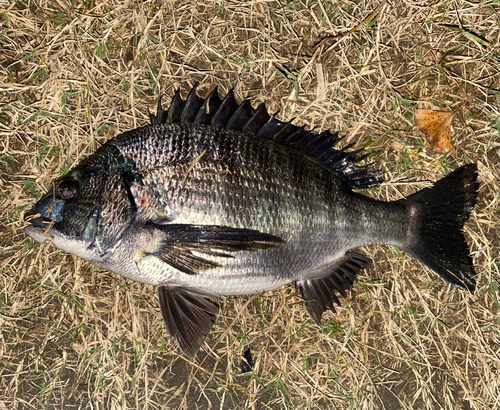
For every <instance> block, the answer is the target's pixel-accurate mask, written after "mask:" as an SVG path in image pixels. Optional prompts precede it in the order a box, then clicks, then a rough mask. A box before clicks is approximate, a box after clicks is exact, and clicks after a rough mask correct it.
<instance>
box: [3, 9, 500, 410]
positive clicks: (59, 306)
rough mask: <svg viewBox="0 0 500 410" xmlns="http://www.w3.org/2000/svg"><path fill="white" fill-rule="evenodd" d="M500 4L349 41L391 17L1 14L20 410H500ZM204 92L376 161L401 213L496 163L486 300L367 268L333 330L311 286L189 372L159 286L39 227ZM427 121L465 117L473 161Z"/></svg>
mask: <svg viewBox="0 0 500 410" xmlns="http://www.w3.org/2000/svg"><path fill="white" fill-rule="evenodd" d="M497 3H498V2H495V1H483V2H480V3H479V2H469V1H462V0H457V1H439V0H438V1H435V2H425V3H424V2H420V1H395V2H385V3H384V2H382V4H381V7H380V11H379V13H378V14H377V16H376V17H375V18H374V19H371V20H369V21H367V22H365V24H364V25H361V26H360V27H359V28H357V30H355V31H354V32H352V33H350V34H349V33H348V32H349V30H351V29H353V28H356V26H358V25H359V24H360V23H363V20H364V19H365V18H366V17H367V16H369V15H370V13H371V12H372V11H373V10H375V9H376V8H377V7H378V6H379V3H378V2H377V1H372V0H359V1H356V2H353V1H345V2H306V3H302V2H298V1H293V2H290V3H285V2H283V3H280V2H268V1H251V2H210V1H203V2H198V3H195V2H192V3H190V2H162V1H156V0H153V1H145V2H139V1H129V0H127V1H124V2H118V1H113V0H109V1H108V0H104V1H102V2H100V1H95V0H89V1H83V2H81V3H78V4H77V2H67V1H61V0H55V1H47V0H39V1H38V2H34V1H31V0H17V1H15V2H7V1H6V0H0V10H1V9H3V10H4V11H3V12H2V13H0V20H1V21H2V23H1V24H2V25H1V27H2V28H1V36H0V48H1V49H2V50H3V51H2V52H1V53H0V64H1V68H0V70H1V73H0V76H1V77H0V98H1V109H0V133H1V137H0V204H1V205H0V207H1V208H0V209H1V222H2V223H1V225H0V243H1V244H2V245H1V251H0V252H1V253H0V258H1V262H0V263H1V276H0V287H1V293H0V329H1V334H0V375H1V378H0V409H39V408H47V409H52V408H53V409H63V408H64V409H125V408H137V409H139V408H140V409H160V408H161V409H177V408H183V409H208V408H214V409H217V408H220V409H233V408H238V409H240V408H241V409H243V408H250V409H281V408H296V409H315V408H317V409H319V408H321V409H324V408H329V409H334V408H359V409H361V408H362V409H399V408H401V409H415V408H419V409H420V408H428V409H458V408H461V409H481V410H482V409H486V408H488V409H498V408H500V388H499V385H500V378H499V377H498V373H499V371H500V347H499V346H500V319H499V293H500V291H499V289H500V281H499V276H500V275H499V263H500V261H499V258H498V255H499V243H498V228H499V226H498V223H499V212H498V209H499V169H500V159H499V155H498V150H499V134H500V108H499V106H500V104H499V103H500V101H499V84H500V74H499V72H500V53H499V50H500V25H499V20H500V18H499V11H498V4H497ZM495 4H497V5H495ZM327 36H331V37H332V38H331V39H329V40H328V41H325V42H323V43H321V44H320V46H319V48H316V49H315V48H314V45H315V44H318V43H319V42H320V40H321V39H322V38H324V37H327ZM195 82H199V83H200V84H201V85H202V86H201V89H202V91H206V90H208V89H209V88H210V87H212V86H213V85H219V87H220V88H221V89H223V90H225V91H227V90H228V89H230V88H233V87H234V88H235V91H236V94H237V95H238V96H239V98H240V99H242V98H250V99H251V101H252V102H253V103H254V105H255V106H256V105H257V104H258V103H260V102H266V103H267V104H268V106H269V107H270V111H277V110H281V114H280V116H282V118H285V119H291V118H294V117H296V118H297V121H298V122H300V123H302V124H305V125H307V126H309V127H316V128H318V129H319V130H324V129H333V130H341V131H342V133H343V134H344V135H346V141H347V142H355V143H356V146H358V147H361V146H363V145H364V144H365V143H366V142H368V141H370V140H372V141H374V143H373V145H372V146H371V147H370V149H371V150H373V151H380V154H379V155H378V157H377V161H378V162H379V164H380V168H381V169H382V170H383V172H384V175H385V177H386V180H387V183H385V184H384V185H383V186H382V187H381V188H380V189H378V190H377V191H376V192H372V193H370V194H373V195H374V196H376V197H378V198H381V199H387V200H395V199H399V198H401V197H403V195H407V194H409V193H411V192H413V191H415V190H416V189H420V188H422V187H423V186H426V185H427V184H428V182H427V181H433V180H437V179H439V178H440V177H442V176H443V175H444V172H445V168H449V169H453V168H456V167H457V166H458V165H460V164H462V163H464V162H467V161H472V162H476V163H477V164H478V166H479V171H480V182H481V186H480V198H479V204H478V206H477V208H476V210H475V211H474V212H473V215H472V218H471V221H470V222H469V223H468V224H467V227H466V232H467V237H468V239H469V242H470V244H471V248H472V253H473V256H474V261H475V266H476V267H477V271H478V275H477V281H478V288H477V291H476V293H475V294H474V295H469V294H466V293H463V292H460V291H458V290H457V289H454V288H452V287H451V286H448V285H447V284H446V283H444V282H443V281H441V280H440V279H438V278H436V275H434V274H433V273H432V272H430V271H429V270H427V269H426V268H424V267H423V266H422V265H420V264H419V263H417V262H416V261H414V260H413V259H411V258H410V257H408V256H406V255H404V254H403V253H402V252H400V251H399V250H397V249H395V248H390V247H372V248H368V249H363V252H364V253H365V254H367V255H369V256H370V257H372V258H373V260H374V264H373V267H372V268H371V269H370V270H369V271H367V272H366V273H365V275H364V276H363V277H362V281H361V282H360V283H359V284H358V285H356V286H355V288H354V291H353V292H352V293H351V295H350V297H349V298H348V299H347V300H344V301H343V307H342V308H340V309H338V311H337V313H336V314H335V315H334V314H331V313H328V314H327V315H326V319H327V320H326V321H328V323H327V324H326V325H325V326H323V327H321V328H320V327H317V326H316V325H315V324H314V322H313V321H312V319H311V318H310V317H309V316H308V314H307V312H306V310H305V308H304V306H303V304H302V303H301V301H300V299H299V298H298V297H297V296H296V295H295V294H294V292H293V288H292V287H287V288H283V289H280V290H278V291H275V292H272V293H268V294H265V295H260V296H257V297H253V298H252V297H238V298H230V299H229V300H228V301H227V302H226V303H224V304H223V305H222V310H221V314H220V316H219V319H218V324H217V325H216V327H215V329H214V331H213V333H212V334H211V336H210V337H209V339H208V341H207V343H206V344H205V345H204V347H203V352H200V353H199V354H198V356H197V357H196V358H195V359H194V360H192V361H190V360H187V359H186V358H185V357H183V356H182V355H180V354H179V351H178V349H177V348H176V347H175V346H174V344H173V343H172V341H171V340H170V339H169V338H168V336H167V334H166V332H165V330H164V327H163V323H162V321H161V315H160V314H159V308H158V302H157V299H156V294H155V290H154V289H153V288H152V287H149V286H145V285H141V284H138V283H131V282H129V281H126V280H124V279H122V278H121V277H118V276H116V275H113V274H110V273H108V272H103V271H100V270H99V269H97V268H95V267H93V266H91V265H89V264H87V263H84V262H82V261H81V260H80V259H78V258H76V257H73V256H71V255H66V254H63V253H62V252H59V251H57V250H55V249H54V248H51V247H47V246H40V245H36V244H33V243H32V242H31V241H30V240H29V239H27V238H26V236H25V235H24V233H23V227H24V226H25V225H26V223H25V222H24V215H25V212H26V210H27V207H29V206H30V205H31V204H32V203H33V202H34V200H35V199H36V197H39V196H40V195H41V193H43V192H46V190H47V189H48V187H49V186H50V185H49V183H50V181H51V180H52V179H53V178H54V177H56V176H57V175H59V173H60V170H61V169H67V168H68V167H69V166H71V165H72V164H74V163H75V162H78V161H79V160H81V159H82V158H83V157H85V156H86V155H88V154H90V153H91V152H93V151H94V149H95V148H96V146H98V145H99V144H101V143H102V142H104V141H106V140H107V139H109V138H110V137H112V136H114V135H116V134H117V133H119V132H122V131H126V130H129V129H132V128H135V127H137V126H140V125H143V124H146V123H148V112H149V111H151V110H153V109H154V107H155V99H156V98H157V97H158V95H159V93H160V92H161V93H163V92H165V93H167V94H168V95H170V96H171V95H172V94H173V90H174V89H175V88H176V87H180V88H181V90H183V91H184V92H185V91H186V90H187V89H188V88H189V87H191V86H192V85H193V84H194V83H195ZM184 95H185V94H184ZM416 107H419V108H430V109H433V108H434V109H442V110H450V111H452V110H457V109H458V111H457V114H456V116H455V119H454V122H453V129H452V135H453V138H454V143H455V145H456V147H457V150H456V152H455V153H452V154H450V155H448V156H446V157H441V158H438V157H436V155H435V154H433V153H432V151H431V150H430V149H429V147H428V146H426V145H425V144H424V142H423V137H422V136H421V135H419V134H418V133H417V132H416V131H415V129H414V127H413V126H412V119H413V118H412V115H413V114H412V113H413V109H414V108H416ZM248 347H250V348H251V349H252V352H253V354H254V359H255V363H256V364H255V370H254V372H253V373H252V374H246V375H241V374H240V370H239V363H240V361H241V355H242V353H243V351H244V350H245V349H246V348H248Z"/></svg>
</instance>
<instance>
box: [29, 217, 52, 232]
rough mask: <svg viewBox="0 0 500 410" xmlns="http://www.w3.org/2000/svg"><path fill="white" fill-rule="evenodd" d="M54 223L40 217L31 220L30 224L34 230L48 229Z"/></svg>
mask: <svg viewBox="0 0 500 410" xmlns="http://www.w3.org/2000/svg"><path fill="white" fill-rule="evenodd" d="M53 223H54V221H52V220H51V219H48V218H44V217H42V216H40V217H38V218H35V219H33V220H31V224H32V225H33V226H34V227H36V228H41V229H48V228H50V226H51V225H52V224H53Z"/></svg>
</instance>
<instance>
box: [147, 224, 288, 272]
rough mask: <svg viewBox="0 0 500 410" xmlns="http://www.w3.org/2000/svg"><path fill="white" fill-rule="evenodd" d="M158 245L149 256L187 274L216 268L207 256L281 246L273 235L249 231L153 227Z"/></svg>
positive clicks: (226, 256)
mask: <svg viewBox="0 0 500 410" xmlns="http://www.w3.org/2000/svg"><path fill="white" fill-rule="evenodd" d="M153 229H157V234H158V236H159V241H158V242H159V246H158V249H157V250H155V252H152V253H150V254H151V255H153V256H156V257H158V258H159V259H161V260H162V261H163V262H165V263H168V264H169V265H170V266H172V267H173V268H175V269H178V270H180V271H181V272H184V273H187V274H188V275H194V274H197V273H199V272H200V271H203V270H206V269H210V268H215V267H217V266H220V265H219V263H217V262H215V261H214V260H213V259H207V257H209V256H218V257H225V258H232V257H233V255H232V254H233V253H234V252H238V251H257V250H262V249H268V248H271V247H274V246H277V245H278V244H280V243H283V240H282V239H281V238H279V237H277V236H274V235H270V234H267V233H263V232H259V231H255V230H252V229H240V228H231V227H228V226H218V225H206V226H204V225H180V224H168V225H154V228H153Z"/></svg>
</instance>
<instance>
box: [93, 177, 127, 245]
mask: <svg viewBox="0 0 500 410" xmlns="http://www.w3.org/2000/svg"><path fill="white" fill-rule="evenodd" d="M99 211H100V212H99V223H98V228H97V229H98V230H97V240H98V241H99V244H100V246H101V247H102V249H103V250H106V249H108V248H110V247H112V246H113V245H115V244H116V243H117V242H118V241H119V240H120V238H121V237H122V235H123V233H124V231H125V230H126V228H128V227H129V226H130V224H131V223H132V222H133V221H134V219H135V214H136V211H137V207H136V205H135V201H134V198H133V196H132V194H131V192H130V186H129V184H128V181H127V180H126V178H124V177H123V175H121V174H116V175H113V176H112V177H111V178H109V179H108V181H106V184H105V186H104V187H103V191H102V192H101V197H100V201H99Z"/></svg>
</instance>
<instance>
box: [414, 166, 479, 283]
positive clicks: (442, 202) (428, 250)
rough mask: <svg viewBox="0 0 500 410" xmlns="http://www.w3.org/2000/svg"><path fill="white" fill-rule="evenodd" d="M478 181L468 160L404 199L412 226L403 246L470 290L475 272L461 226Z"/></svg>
mask: <svg viewBox="0 0 500 410" xmlns="http://www.w3.org/2000/svg"><path fill="white" fill-rule="evenodd" d="M478 185H479V184H478V182H477V166H476V165H475V164H468V165H464V166H463V167H461V168H458V169H457V170H456V171H454V172H452V173H451V174H449V175H448V176H446V177H445V178H443V179H441V180H440V181H438V182H436V184H435V185H434V186H433V187H432V188H426V189H423V190H421V191H419V192H417V193H415V194H413V195H411V196H410V197H409V198H408V199H407V201H408V202H407V203H408V207H409V209H410V212H411V214H412V220H411V225H412V227H411V228H410V229H411V230H410V233H409V235H408V240H407V243H406V245H405V247H404V250H405V251H406V252H407V253H409V254H410V255H411V256H413V257H414V258H415V259H417V260H419V261H420V262H422V263H423V264H425V265H427V266H428V267H429V268H431V269H432V270H433V271H435V272H436V273H437V274H438V275H440V276H441V277H442V278H443V279H444V280H446V281H448V282H449V283H451V284H452V285H454V286H456V287H457V288H459V289H463V290H465V289H468V290H469V291H471V292H473V291H474V289H475V288H476V282H475V281H474V279H472V276H473V275H474V274H475V272H474V268H473V266H472V258H471V257H470V254H469V247H468V245H467V242H466V241H465V238H464V235H463V233H462V228H463V226H464V224H465V222H467V219H469V215H470V213H471V211H472V209H473V208H474V205H475V204H476V199H477V190H478Z"/></svg>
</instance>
